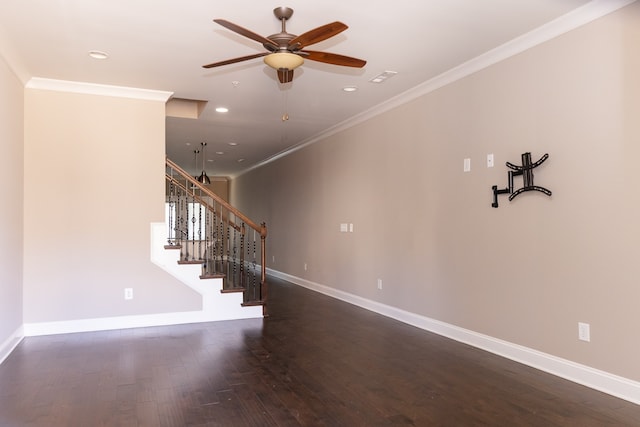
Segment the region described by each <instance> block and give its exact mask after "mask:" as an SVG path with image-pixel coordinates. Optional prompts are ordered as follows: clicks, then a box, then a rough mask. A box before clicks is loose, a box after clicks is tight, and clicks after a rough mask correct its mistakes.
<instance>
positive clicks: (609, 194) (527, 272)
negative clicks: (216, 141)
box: [231, 3, 640, 381]
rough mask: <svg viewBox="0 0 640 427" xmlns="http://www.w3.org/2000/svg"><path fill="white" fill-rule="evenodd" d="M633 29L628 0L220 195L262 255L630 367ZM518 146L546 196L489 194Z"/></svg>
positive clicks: (636, 350) (639, 314) (633, 316)
mask: <svg viewBox="0 0 640 427" xmlns="http://www.w3.org/2000/svg"><path fill="white" fill-rule="evenodd" d="M638 46H640V4H637V3H635V4H633V5H631V6H629V7H626V8H624V9H621V10H620V11H618V12H616V13H613V14H611V15H609V16H606V17H604V18H601V19H599V20H597V21H594V22H592V23H590V24H588V25H586V26H584V27H581V28H579V29H576V30H574V31H572V32H570V33H567V34H565V35H563V36H560V37H558V38H556V39H554V40H551V41H549V42H546V43H544V44H542V45H540V46H537V47H535V48H533V49H530V50H529V51H526V52H524V53H522V54H519V55H517V56H515V57H512V58H510V59H508V60H505V61H503V62H501V63H498V64H497V65H494V66H491V67H489V68H487V69H484V70H482V71H480V72H477V73H475V74H473V75H471V76H469V77H467V78H464V79H462V80H459V81H457V82H455V83H453V84H450V85H448V86H446V87H444V88H440V89H439V90H436V91H434V92H432V93H430V94H427V95H424V96H422V97H420V98H418V99H416V100H414V101H411V102H409V103H407V104H405V105H402V106H400V107H398V108H395V109H394V110H391V111H388V112H386V113H384V114H382V115H379V116H377V117H375V118H372V119H370V120H369V121H367V122H364V123H362V124H360V125H357V126H355V127H352V128H350V129H348V130H346V131H343V132H341V133H339V134H336V135H333V136H330V137H328V138H326V139H325V140H323V141H320V142H318V143H315V144H313V145H310V146H308V147H306V148H304V149H302V150H300V151H297V152H295V153H293V154H291V155H289V156H288V157H285V158H282V159H280V160H277V161H275V162H273V163H270V164H268V165H266V166H264V167H262V168H259V169H256V170H253V171H251V172H249V173H247V174H245V175H242V176H240V177H238V178H237V179H235V180H234V181H233V183H232V186H231V200H232V202H234V203H236V204H237V205H238V207H239V208H240V209H243V210H245V211H246V212H247V213H248V214H249V216H250V217H252V218H256V219H257V220H260V221H262V220H265V221H266V222H267V225H268V227H269V238H268V257H267V259H268V266H269V267H270V268H273V269H275V270H279V271H282V272H285V273H288V274H291V275H294V276H298V277H301V278H304V279H307V280H310V281H313V282H316V283H319V284H322V285H326V286H330V287H333V288H335V289H339V290H343V291H346V292H349V293H352V294H355V295H358V296H361V297H364V298H368V299H371V300H375V301H380V302H382V303H384V304H388V305H392V306H395V307H398V308H401V309H405V310H408V311H411V312H414V313H418V314H420V315H424V316H427V317H430V318H434V319H438V320H441V321H444V322H447V323H450V324H453V325H457V326H460V327H464V328H468V329H471V330H473V331H477V332H479V333H482V334H487V335H489V336H493V337H497V338H500V339H503V340H507V341H509V342H512V343H515V344H520V345H523V346H526V347H529V348H533V349H537V350H540V351H543V352H546V353H549V354H552V355H556V356H559V357H562V358H566V359H569V360H573V361H576V362H578V363H582V364H585V365H589V366H592V367H595V368H598V369H602V370H604V371H608V372H611V373H614V374H618V375H621V376H624V377H627V378H631V379H633V380H636V381H638V380H640V364H638V360H640V345H638V343H637V340H636V336H637V325H638V324H640V310H638V301H640V285H639V279H638V278H639V277H640V274H639V273H640V272H639V270H638V269H639V266H640V263H639V262H638V257H639V255H640V250H639V249H638V248H639V247H640V225H639V219H638V218H640V189H639V188H640V175H639V174H638V172H637V171H638V165H637V162H638V159H639V158H640V55H639V54H638ZM363 90H366V88H363ZM526 151H531V152H532V154H533V157H534V160H537V159H538V158H539V157H540V156H542V155H543V154H544V153H549V155H550V158H549V160H548V161H547V162H546V163H545V164H544V165H543V166H541V167H540V168H539V169H537V170H536V171H535V174H536V175H535V177H536V184H538V185H541V186H545V187H548V188H549V189H551V190H552V191H553V196H552V197H551V198H548V197H547V196H545V195H543V194H540V193H526V194H523V195H521V196H519V197H518V198H516V199H515V200H513V201H512V202H509V201H508V200H507V198H506V196H501V197H500V200H499V202H500V207H499V208H498V209H493V208H491V206H490V204H491V199H492V193H491V186H492V185H498V186H500V187H504V186H506V183H507V168H506V167H505V166H504V164H505V162H506V161H511V162H513V163H516V164H519V163H520V154H521V153H523V152H526ZM489 153H493V154H494V155H495V163H496V167H494V168H491V169H488V168H486V166H485V159H486V155H487V154H489ZM465 157H470V158H471V159H472V170H471V172H469V173H463V171H462V169H463V168H462V166H463V159H464V158H465ZM520 183H521V181H520V180H518V179H516V187H517V186H519V185H520ZM340 223H353V224H354V232H353V233H340V232H339V224H340ZM272 256H275V262H273V259H272ZM305 263H307V265H308V269H307V270H306V271H305V270H304V264H305ZM378 278H381V279H383V289H382V290H377V286H376V284H377V279H378ZM578 322H588V323H590V324H591V335H592V336H591V338H592V339H591V342H590V343H585V342H582V341H579V340H578V339H577V323H578Z"/></svg>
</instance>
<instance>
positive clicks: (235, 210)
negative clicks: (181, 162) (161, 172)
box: [166, 158, 267, 239]
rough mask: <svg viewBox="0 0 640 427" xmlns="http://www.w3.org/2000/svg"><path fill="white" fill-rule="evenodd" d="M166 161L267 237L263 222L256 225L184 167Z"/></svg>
mask: <svg viewBox="0 0 640 427" xmlns="http://www.w3.org/2000/svg"><path fill="white" fill-rule="evenodd" d="M166 161H167V166H169V167H171V168H172V169H175V170H176V171H178V172H179V173H180V175H182V176H183V177H184V178H186V179H187V180H188V181H189V182H190V183H191V184H193V185H195V186H196V187H198V188H199V189H201V190H202V192H203V193H205V194H206V195H207V196H209V197H211V198H212V199H214V200H215V201H216V202H218V203H220V204H221V205H222V206H223V207H224V208H225V209H227V210H228V211H229V212H231V213H232V214H234V215H235V216H237V217H238V218H240V219H241V220H242V221H244V223H245V224H247V225H248V226H249V227H251V228H253V229H254V230H256V231H257V232H259V233H260V237H262V238H263V239H264V238H265V237H267V227H266V225H265V224H261V225H258V224H256V223H255V222H253V221H251V220H250V219H249V217H247V216H246V215H244V214H243V213H242V212H240V211H239V210H238V209H236V208H235V207H233V206H231V205H230V204H229V202H227V201H226V200H224V199H223V198H222V197H220V196H218V195H217V194H216V193H214V192H213V191H211V190H209V189H208V188H206V187H204V186H203V185H202V184H201V183H200V182H198V181H197V180H196V179H194V178H193V177H192V176H191V175H189V174H188V173H187V172H186V171H185V170H184V169H182V168H181V167H180V166H178V165H177V164H175V163H174V162H173V161H172V160H170V159H169V158H167V159H166Z"/></svg>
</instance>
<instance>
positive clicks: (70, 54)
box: [0, 0, 603, 176]
mask: <svg viewBox="0 0 640 427" xmlns="http://www.w3.org/2000/svg"><path fill="white" fill-rule="evenodd" d="M602 2H603V0H599V3H602ZM587 3H590V2H589V1H587V0H394V1H393V2H381V1H377V0H367V1H365V0H322V1H320V0H315V1H309V0H288V2H287V3H286V4H277V3H265V2H264V1H261V0H234V1H225V2H222V1H215V0H207V1H203V0H189V1H184V0H2V2H0V53H3V55H4V56H5V57H6V58H7V59H8V61H9V62H10V64H11V65H12V67H13V68H14V70H15V71H16V73H17V74H18V75H19V76H20V78H21V79H22V80H23V81H24V82H26V81H28V80H29V79H30V78H31V77H41V78H50V79H60V80H70V81H79V82H90V83H100V84H107V85H117V86H128V87H136V88H145V89H153V90H162V91H170V92H173V93H174V96H175V97H178V98H188V99H197V100H206V101H208V105H207V107H206V108H205V110H204V112H203V113H202V115H201V116H200V118H199V119H197V120H194V119H179V118H172V117H169V118H167V154H168V156H169V157H170V158H172V159H173V160H175V161H177V162H178V163H179V164H181V165H182V166H183V167H185V168H187V170H189V171H190V172H193V173H194V174H196V173H199V172H200V171H199V169H201V166H198V167H197V168H196V167H195V165H194V154H193V150H194V148H197V147H199V145H200V142H201V141H206V142H207V144H208V147H207V158H208V160H210V161H208V162H207V163H206V169H207V172H208V174H209V175H230V176H231V175H235V174H237V173H239V172H241V171H242V170H245V169H247V168H251V167H253V166H255V165H256V164H259V163H260V162H263V161H265V160H266V159H268V158H270V157H272V156H274V155H276V154H278V153H282V152H285V151H286V150H288V149H290V148H291V147H293V146H295V145H297V144H300V143H302V142H304V141H307V140H309V139H310V138H313V136H314V135H317V134H318V133H320V132H322V131H324V130H326V129H328V128H331V127H332V126H335V125H337V124H339V123H342V122H344V121H346V120H348V119H349V118H351V117H353V116H355V115H357V114H359V113H362V112H364V111H367V110H369V109H371V108H373V107H375V106H376V105H379V104H381V103H383V102H385V101H386V100H389V99H391V98H393V97H395V96H397V95H399V94H401V93H404V92H406V91H408V90H410V89H411V88H414V87H416V86H418V85H420V84H421V83H423V82H425V81H428V80H430V79H432V78H434V77H436V76H438V75H440V74H442V73H444V72H446V71H447V70H450V69H452V68H454V67H456V66H458V65H460V64H462V63H465V62H466V61H469V60H471V59H472V58H474V57H477V56H479V55H481V54H483V53H485V52H487V51H489V50H491V49H493V48H495V47H497V46H500V45H502V44H504V43H506V42H508V41H509V40H511V39H514V38H516V37H518V36H521V35H523V34H525V33H527V32H529V31H531V30H534V29H536V28H538V27H540V26H542V25H543V24H545V23H547V22H549V21H552V20H554V19H555V18H557V17H559V16H561V15H563V14H566V13H568V12H570V11H572V10H573V9H575V8H578V7H580V6H583V5H585V4H587ZM591 3H594V2H591ZM595 3H598V1H596V2H595ZM278 6H288V7H291V8H293V9H294V11H295V13H294V14H293V17H292V18H291V19H290V20H289V21H288V23H287V31H288V32H290V33H293V34H302V33H304V32H306V31H308V30H310V29H312V28H316V27H319V26H321V25H324V24H327V23H329V22H332V21H336V20H338V21H342V22H344V23H345V24H347V25H348V26H349V29H348V30H346V31H345V32H343V33H341V34H339V35H337V36H335V37H333V38H330V39H328V40H325V41H323V42H321V43H318V44H316V45H313V46H312V47H310V49H312V50H322V51H329V52H332V53H338V54H342V55H347V56H354V57H357V58H361V59H365V60H366V61H367V65H366V66H365V67H364V68H362V69H354V68H348V67H340V66H335V65H328V64H323V63H318V62H313V61H306V62H305V63H304V65H303V66H302V67H301V68H299V69H297V70H296V71H295V77H294V80H293V82H292V83H289V84H286V85H281V84H279V83H278V80H277V78H276V75H275V71H273V70H272V69H270V68H269V67H267V66H266V65H264V63H263V62H262V59H261V58H258V59H254V60H251V61H246V62H241V63H237V64H233V65H228V66H225V67H221V68H213V69H204V68H202V65H203V64H207V63H211V62H215V61H220V60H224V59H229V58H235V57H238V56H244V55H250V54H253V53H259V52H262V51H263V47H262V46H261V45H260V44H259V43H257V42H255V41H253V40H250V39H247V38H244V37H241V36H239V35H237V34H235V33H233V32H231V31H229V30H228V29H226V28H223V27H221V26H220V25H217V24H215V23H214V22H213V21H212V20H213V19H214V18H223V19H226V20H229V21H231V22H233V23H235V24H238V25H240V26H242V27H244V28H247V29H249V30H251V31H253V32H255V33H257V34H260V35H263V36H266V37H268V36H269V35H271V34H274V33H277V32H279V31H280V23H279V21H278V20H277V19H276V18H275V17H274V15H273V13H272V10H273V9H274V8H275V7H278ZM90 50H100V51H104V52H107V53H108V54H109V55H110V56H109V58H108V59H107V60H102V61H99V60H94V59H91V58H89V56H88V54H87V53H88V52H89V51H90ZM385 70H392V71H396V72H397V73H398V74H397V75H396V76H394V77H393V78H391V79H389V80H387V81H386V82H385V83H383V84H374V83H370V82H369V80H370V79H371V78H372V77H374V76H376V75H377V74H379V73H381V72H383V71H385ZM234 81H235V82H238V83H237V85H236V86H234V84H233V83H232V82H234ZM350 85H354V86H357V87H358V89H359V90H358V91H356V92H353V93H346V92H344V91H342V88H343V87H344V86H350ZM216 106H226V107H228V108H229V109H230V111H229V113H227V114H224V115H222V114H219V113H215V111H214V107H216ZM285 113H287V114H288V116H289V120H287V121H283V120H282V116H283V114H285ZM229 143H235V144H237V145H235V146H231V145H229ZM188 144H190V145H188ZM218 151H220V152H224V154H216V152H218ZM239 159H244V161H242V162H238V160H239Z"/></svg>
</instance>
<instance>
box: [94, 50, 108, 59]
mask: <svg viewBox="0 0 640 427" xmlns="http://www.w3.org/2000/svg"><path fill="white" fill-rule="evenodd" d="M89 56H90V57H92V58H93V59H107V58H108V57H109V54H108V53H106V52H101V51H99V50H90V51H89Z"/></svg>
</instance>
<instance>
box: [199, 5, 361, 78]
mask: <svg viewBox="0 0 640 427" xmlns="http://www.w3.org/2000/svg"><path fill="white" fill-rule="evenodd" d="M273 14H274V15H275V16H276V18H278V20H280V21H281V22H282V31H281V32H279V33H277V34H272V35H270V36H269V37H263V36H261V35H259V34H256V33H254V32H253V31H250V30H247V29H246V28H242V27H241V26H239V25H236V24H234V23H232V22H229V21H227V20H225V19H214V20H213V22H215V23H216V24H220V25H222V26H223V27H225V28H227V29H229V30H231V31H233V32H235V33H238V34H240V35H241V36H244V37H248V38H250V39H251V40H255V41H257V42H258V43H262V46H264V48H265V49H267V52H262V53H256V54H253V55H247V56H241V57H239V58H233V59H227V60H225V61H220V62H214V63H212V64H207V65H203V67H204V68H213V67H220V66H223V65H229V64H234V63H236V62H241V61H247V60H249V59H254V58H260V57H262V56H264V57H265V58H264V62H265V64H267V65H268V66H270V67H271V68H273V69H275V70H276V71H277V73H278V80H280V83H289V82H291V81H292V80H293V70H294V69H296V68H297V67H299V66H300V65H302V63H303V62H304V60H305V59H310V60H312V61H318V62H324V63H327V64H333V65H342V66H345V67H355V68H362V67H364V66H365V64H366V63H367V61H364V60H362V59H358V58H352V57H350V56H344V55H338V54H336V53H329V52H319V51H315V50H303V49H304V48H305V47H307V46H310V45H312V44H315V43H319V42H321V41H323V40H326V39H328V38H330V37H333V36H335V35H337V34H339V33H341V32H343V31H344V30H346V29H347V28H349V27H347V26H346V25H345V24H343V23H342V22H339V21H336V22H332V23H329V24H326V25H322V26H320V27H318V28H315V29H313V30H310V31H307V32H306V33H303V34H301V35H299V36H296V35H295V34H290V33H287V30H286V22H287V20H288V19H289V18H291V15H293V9H291V8H288V7H277V8H275V9H274V10H273Z"/></svg>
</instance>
